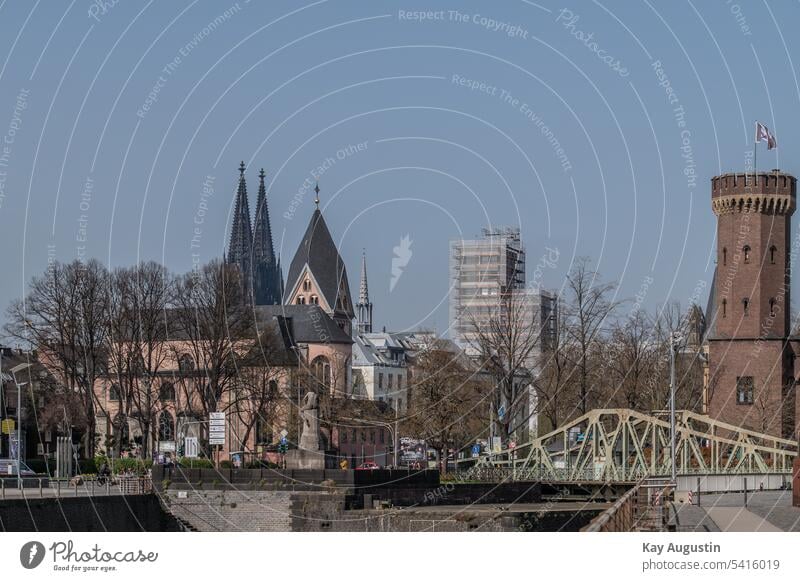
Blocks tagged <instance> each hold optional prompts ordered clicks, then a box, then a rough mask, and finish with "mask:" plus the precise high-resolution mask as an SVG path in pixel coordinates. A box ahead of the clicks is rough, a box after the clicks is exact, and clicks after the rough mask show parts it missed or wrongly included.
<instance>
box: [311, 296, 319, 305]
mask: <svg viewBox="0 0 800 581" xmlns="http://www.w3.org/2000/svg"><path fill="white" fill-rule="evenodd" d="M311 304H312V305H318V304H319V297H318V296H317V295H311Z"/></svg>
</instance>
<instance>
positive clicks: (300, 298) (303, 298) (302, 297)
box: [297, 295, 306, 305]
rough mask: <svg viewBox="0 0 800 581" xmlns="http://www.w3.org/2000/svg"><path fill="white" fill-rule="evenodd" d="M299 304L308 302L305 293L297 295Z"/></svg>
mask: <svg viewBox="0 0 800 581" xmlns="http://www.w3.org/2000/svg"><path fill="white" fill-rule="evenodd" d="M297 304H298V305H304V304H306V297H304V296H303V295H300V296H299V297H297Z"/></svg>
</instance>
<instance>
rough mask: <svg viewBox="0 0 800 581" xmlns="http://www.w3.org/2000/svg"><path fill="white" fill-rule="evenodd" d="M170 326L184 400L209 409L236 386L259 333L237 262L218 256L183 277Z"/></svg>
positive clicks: (176, 288)
mask: <svg viewBox="0 0 800 581" xmlns="http://www.w3.org/2000/svg"><path fill="white" fill-rule="evenodd" d="M173 296H174V298H173V304H174V310H173V311H172V313H171V314H170V321H169V325H170V326H169V331H170V334H171V337H172V338H173V339H177V340H176V341H173V342H171V345H172V351H173V352H172V357H173V358H174V360H175V361H177V362H179V371H178V374H177V378H178V383H179V385H180V388H181V390H182V391H183V395H184V400H185V401H186V402H188V403H189V404H190V405H194V406H196V407H197V408H198V409H196V410H195V411H196V412H198V413H200V414H203V415H208V413H209V412H213V411H217V410H218V409H219V407H220V406H221V405H222V404H223V400H224V396H225V394H226V393H227V392H228V390H229V389H230V388H231V387H232V385H233V383H234V380H235V378H236V375H237V373H238V369H237V359H238V358H239V356H240V354H241V353H242V352H243V351H245V350H247V349H248V348H249V345H250V344H252V341H253V340H254V339H255V331H254V324H253V317H252V312H249V309H248V308H247V307H246V306H244V305H245V302H244V300H243V297H244V293H243V286H242V281H241V277H240V275H239V271H238V268H236V267H235V266H232V265H228V264H223V263H221V262H219V261H214V262H210V263H209V264H206V265H205V266H203V267H202V268H200V269H199V270H198V271H195V272H191V273H188V274H186V275H184V276H182V277H179V278H178V279H177V281H176V282H175V286H174V293H173Z"/></svg>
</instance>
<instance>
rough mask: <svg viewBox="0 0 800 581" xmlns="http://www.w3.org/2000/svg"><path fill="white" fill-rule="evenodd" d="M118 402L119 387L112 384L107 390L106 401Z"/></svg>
mask: <svg viewBox="0 0 800 581" xmlns="http://www.w3.org/2000/svg"><path fill="white" fill-rule="evenodd" d="M119 400H120V393H119V385H117V384H116V383H112V384H111V386H110V387H109V388H108V401H119Z"/></svg>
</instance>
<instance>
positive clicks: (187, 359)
mask: <svg viewBox="0 0 800 581" xmlns="http://www.w3.org/2000/svg"><path fill="white" fill-rule="evenodd" d="M178 369H180V370H181V371H183V372H184V373H186V372H189V371H194V358H193V357H192V356H191V355H189V354H188V353H184V354H183V355H181V356H180V358H179V359H178Z"/></svg>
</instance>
